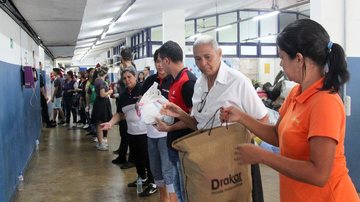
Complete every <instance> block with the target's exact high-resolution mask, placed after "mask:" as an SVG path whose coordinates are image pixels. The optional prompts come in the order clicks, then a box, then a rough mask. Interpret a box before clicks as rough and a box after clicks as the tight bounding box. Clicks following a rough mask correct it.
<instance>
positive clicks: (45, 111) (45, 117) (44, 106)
mask: <svg viewBox="0 0 360 202" xmlns="http://www.w3.org/2000/svg"><path fill="white" fill-rule="evenodd" d="M41 116H42V121H43V122H45V123H46V124H48V125H50V118H49V112H48V105H47V103H46V99H45V97H44V96H43V94H41Z"/></svg>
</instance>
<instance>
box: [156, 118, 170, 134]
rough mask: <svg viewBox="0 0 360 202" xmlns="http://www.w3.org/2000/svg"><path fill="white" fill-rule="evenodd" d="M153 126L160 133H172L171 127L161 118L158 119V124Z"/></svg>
mask: <svg viewBox="0 0 360 202" xmlns="http://www.w3.org/2000/svg"><path fill="white" fill-rule="evenodd" d="M153 126H154V127H155V128H156V130H158V131H160V132H170V126H169V125H168V124H166V123H165V122H164V121H162V120H160V119H159V118H156V124H154V125H153Z"/></svg>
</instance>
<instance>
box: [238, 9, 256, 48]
mask: <svg viewBox="0 0 360 202" xmlns="http://www.w3.org/2000/svg"><path fill="white" fill-rule="evenodd" d="M257 15H258V12H256V11H240V19H241V20H244V19H247V18H251V17H254V16H257ZM239 34H240V41H241V42H248V40H249V39H253V38H256V37H258V22H257V21H253V20H246V21H243V22H240V33H239ZM250 42H254V41H250Z"/></svg>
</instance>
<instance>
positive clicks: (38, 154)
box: [13, 126, 279, 202]
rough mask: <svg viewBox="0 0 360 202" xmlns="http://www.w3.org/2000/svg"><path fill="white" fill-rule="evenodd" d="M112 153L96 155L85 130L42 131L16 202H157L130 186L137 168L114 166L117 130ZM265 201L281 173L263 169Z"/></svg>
mask: <svg viewBox="0 0 360 202" xmlns="http://www.w3.org/2000/svg"><path fill="white" fill-rule="evenodd" d="M108 141H109V149H110V150H109V151H98V150H96V148H95V144H94V143H93V142H92V141H91V140H90V139H89V138H88V137H87V136H86V131H85V130H82V129H68V128H67V127H61V126H58V127H56V128H53V129H42V135H41V139H40V145H39V149H38V150H37V151H34V152H35V153H34V155H33V158H32V159H31V161H30V163H29V166H28V168H27V169H26V171H25V173H24V189H23V190H21V191H18V192H17V194H16V195H15V197H14V200H13V201H14V202H52V201H54V202H55V201H56V202H67V201H76V202H83V201H84V202H113V201H114V202H115V201H121V202H122V201H124V202H125V201H131V202H135V201H147V202H152V201H158V197H159V195H158V194H155V195H153V196H150V197H147V198H139V197H137V194H136V189H135V188H128V187H127V183H128V182H130V181H132V180H134V179H135V178H136V172H135V168H131V169H127V170H121V169H120V167H119V166H118V165H114V164H112V163H111V160H112V159H114V158H115V157H116V155H114V154H112V151H114V150H116V149H117V147H118V145H119V142H120V136H119V132H118V127H114V128H113V129H112V130H111V131H110V133H109V137H108ZM261 169H262V180H263V189H264V199H265V201H266V202H277V201H279V190H278V189H279V188H278V187H279V186H278V177H277V176H278V175H277V173H276V172H275V171H273V170H272V169H270V168H268V167H265V166H262V168H261Z"/></svg>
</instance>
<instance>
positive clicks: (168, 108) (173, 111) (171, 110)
mask: <svg viewBox="0 0 360 202" xmlns="http://www.w3.org/2000/svg"><path fill="white" fill-rule="evenodd" d="M183 113H186V112H184V110H182V109H181V108H180V107H179V106H177V105H176V104H174V103H171V102H168V103H165V104H163V108H162V109H161V110H160V114H162V115H167V116H171V117H174V118H178V117H180V116H181V115H182V114H183Z"/></svg>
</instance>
